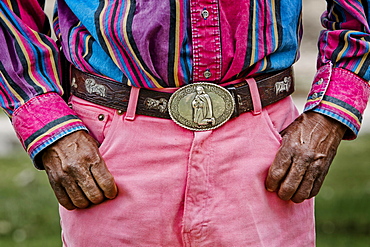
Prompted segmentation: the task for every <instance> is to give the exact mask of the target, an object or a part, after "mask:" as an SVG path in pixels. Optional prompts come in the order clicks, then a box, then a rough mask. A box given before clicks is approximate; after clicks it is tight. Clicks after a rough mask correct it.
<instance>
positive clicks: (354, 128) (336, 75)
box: [305, 0, 370, 139]
mask: <svg viewBox="0 0 370 247" xmlns="http://www.w3.org/2000/svg"><path fill="white" fill-rule="evenodd" d="M327 2H328V4H327V11H326V12H324V14H323V15H322V19H321V21H322V24H323V26H324V28H325V30H324V31H322V32H321V34H320V37H319V43H318V47H319V56H318V61H317V67H318V71H317V74H316V76H315V79H314V82H313V85H312V88H311V91H310V93H309V95H308V100H307V103H306V106H305V111H308V110H312V111H315V112H318V113H321V114H324V115H327V116H329V117H332V118H334V119H336V120H338V121H340V122H341V123H343V124H344V125H346V126H347V127H348V128H349V130H348V131H347V133H346V135H345V137H344V138H345V139H354V138H356V136H357V134H358V132H359V129H360V126H361V122H362V114H363V112H364V110H365V108H366V105H367V102H368V98H369V94H370V87H369V79H370V69H369V65H370V56H369V53H370V29H369V18H368V14H367V13H370V9H369V8H368V4H370V1H354V0H337V1H327Z"/></svg>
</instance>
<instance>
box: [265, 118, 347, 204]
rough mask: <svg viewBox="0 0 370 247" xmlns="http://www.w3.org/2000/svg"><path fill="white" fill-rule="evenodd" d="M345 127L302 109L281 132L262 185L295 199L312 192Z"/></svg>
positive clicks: (284, 198)
mask: <svg viewBox="0 0 370 247" xmlns="http://www.w3.org/2000/svg"><path fill="white" fill-rule="evenodd" d="M346 129H347V127H346V126H344V125H343V124H341V123H340V122H338V121H336V120H334V119H332V118H330V117H327V116H324V115H321V114H319V113H315V112H306V113H303V114H302V115H301V116H299V117H298V118H297V119H296V120H295V121H294V122H293V123H292V124H291V125H290V126H288V127H287V128H286V129H285V130H284V131H283V132H282V133H281V135H282V138H283V140H282V144H281V147H280V149H279V151H278V153H277V155H276V157H275V160H274V162H273V164H272V165H271V167H270V170H269V172H268V175H267V179H266V189H267V190H268V191H271V192H272V191H276V192H277V194H278V196H279V197H280V198H281V199H283V200H292V201H293V202H295V203H300V202H303V201H304V200H306V199H309V198H311V197H314V196H316V195H317V193H318V192H319V190H320V188H321V185H322V183H323V181H324V178H325V176H326V174H327V173H328V170H329V167H330V164H331V162H332V161H333V159H334V156H335V154H336V151H337V148H338V146H339V143H340V141H341V140H342V138H343V136H344V133H345V131H346Z"/></svg>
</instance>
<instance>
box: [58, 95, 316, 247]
mask: <svg viewBox="0 0 370 247" xmlns="http://www.w3.org/2000/svg"><path fill="white" fill-rule="evenodd" d="M71 103H72V105H73V109H74V110H75V111H76V113H77V114H78V116H79V117H80V118H81V119H82V121H83V122H84V123H85V124H86V126H87V127H88V128H89V130H90V133H91V134H92V136H93V137H95V138H96V139H97V140H98V141H99V142H100V143H101V146H100V151H101V153H102V155H103V157H104V159H105V162H106V164H107V166H108V168H109V170H110V171H111V173H112V174H113V176H114V177H115V181H116V183H117V186H118V188H119V194H118V197H117V198H116V199H114V200H108V201H106V202H104V203H102V204H100V205H96V206H92V207H90V208H88V209H83V210H73V211H67V210H65V209H64V208H62V207H61V208H60V215H61V225H62V231H63V233H62V235H63V236H62V237H63V242H64V246H66V247H83V246H166V247H169V246H212V247H215V246H228V247H229V246H236V247H238V246H253V247H258V246H265V247H273V246H279V247H280V246H285V247H288V246H295V247H296V246H314V245H315V230H314V227H315V226H314V212H313V211H314V210H313V200H307V201H305V202H303V203H300V204H295V203H293V202H291V201H283V200H281V199H279V198H278V197H277V195H276V193H271V192H268V191H266V189H265V186H264V182H265V178H266V175H267V171H268V168H269V166H270V165H271V163H272V161H273V159H274V156H275V154H276V152H277V150H278V148H279V146H280V143H281V137H280V135H279V132H280V131H281V130H282V129H284V128H285V127H287V126H288V125H289V124H290V123H291V122H292V121H293V120H294V119H295V118H296V117H297V115H298V112H297V110H296V108H295V106H294V104H293V102H292V99H291V98H290V97H288V98H285V99H283V100H281V101H279V102H278V103H275V104H273V105H270V106H268V107H265V108H264V109H263V110H262V111H261V113H260V114H253V113H252V112H247V113H244V114H241V115H240V116H239V117H237V118H234V119H231V120H229V121H228V122H227V123H226V124H224V125H223V126H221V127H220V128H217V129H215V130H210V131H204V132H193V131H190V130H187V129H184V128H182V127H180V126H178V125H176V124H175V123H174V122H173V121H172V120H168V119H160V118H154V117H148V116H141V115H136V116H135V118H133V119H130V120H128V119H125V114H123V115H120V114H119V113H117V111H115V110H113V109H110V108H106V107H102V106H98V105H95V104H92V103H89V102H87V101H84V100H82V99H79V98H76V97H72V99H71ZM101 114H103V115H104V118H102V117H100V118H99V119H101V120H102V119H103V120H102V121H98V120H97V119H98V117H99V115H101Z"/></svg>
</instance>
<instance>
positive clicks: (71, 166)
mask: <svg viewBox="0 0 370 247" xmlns="http://www.w3.org/2000/svg"><path fill="white" fill-rule="evenodd" d="M42 162H43V165H44V167H45V170H46V173H47V175H48V178H49V182H50V184H51V187H52V188H53V190H54V193H55V195H56V197H57V199H58V201H59V203H60V204H61V205H62V206H63V207H65V208H66V209H68V210H72V209H75V208H86V207H88V206H89V205H90V204H91V203H93V204H99V203H101V202H103V201H104V200H105V199H106V198H107V199H113V198H115V197H116V196H117V193H118V190H117V186H116V184H115V182H114V178H113V176H112V175H111V173H110V172H109V171H108V168H107V166H106V165H105V162H104V160H103V158H102V157H101V155H100V153H99V149H98V145H97V142H96V141H95V140H94V138H93V137H91V136H90V135H89V134H88V133H86V132H85V131H82V130H81V131H77V132H74V133H72V134H70V135H67V136H65V137H63V138H62V139H60V140H58V141H57V142H55V143H54V144H53V145H51V146H50V147H48V148H47V149H45V151H44V153H43V154H42Z"/></svg>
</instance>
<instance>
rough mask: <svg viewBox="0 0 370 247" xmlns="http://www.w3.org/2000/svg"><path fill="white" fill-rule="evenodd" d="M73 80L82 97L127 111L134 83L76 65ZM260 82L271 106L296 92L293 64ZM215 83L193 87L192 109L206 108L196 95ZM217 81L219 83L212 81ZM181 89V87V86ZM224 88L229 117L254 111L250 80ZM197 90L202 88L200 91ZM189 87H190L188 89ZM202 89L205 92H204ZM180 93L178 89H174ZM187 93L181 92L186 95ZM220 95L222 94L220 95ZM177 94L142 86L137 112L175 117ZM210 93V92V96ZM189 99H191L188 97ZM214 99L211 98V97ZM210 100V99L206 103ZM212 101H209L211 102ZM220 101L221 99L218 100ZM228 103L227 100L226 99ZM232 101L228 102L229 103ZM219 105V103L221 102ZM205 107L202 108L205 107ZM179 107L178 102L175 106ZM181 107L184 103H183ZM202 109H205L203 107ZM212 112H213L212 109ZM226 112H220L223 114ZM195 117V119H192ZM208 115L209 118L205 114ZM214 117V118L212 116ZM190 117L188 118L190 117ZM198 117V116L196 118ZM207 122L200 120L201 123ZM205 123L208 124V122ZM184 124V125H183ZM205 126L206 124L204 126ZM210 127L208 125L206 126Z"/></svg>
mask: <svg viewBox="0 0 370 247" xmlns="http://www.w3.org/2000/svg"><path fill="white" fill-rule="evenodd" d="M70 76H71V77H70V81H71V93H72V94H73V95H75V96H77V97H79V98H82V99H84V100H87V101H90V102H93V103H95V104H98V105H102V106H106V107H110V108H113V109H117V110H121V111H126V109H127V106H128V102H129V98H130V91H131V87H130V86H126V85H123V84H122V83H120V82H117V81H114V80H110V79H106V78H103V77H99V76H96V75H92V74H89V73H85V72H82V71H80V70H78V69H76V68H74V67H73V66H71V72H70ZM254 79H255V80H256V83H257V87H258V92H259V94H260V98H261V105H262V107H265V106H268V105H270V104H272V103H275V102H277V101H279V100H281V99H283V98H285V97H287V96H289V95H290V94H292V93H293V92H294V80H293V72H292V68H288V69H286V70H283V71H280V72H276V73H270V74H265V75H262V76H258V77H255V78H254ZM210 84H211V83H205V85H204V86H201V87H200V86H197V88H198V89H192V90H193V91H194V92H193V96H192V97H193V100H192V102H191V103H189V105H190V106H189V107H190V108H191V107H193V108H192V110H193V111H196V109H197V110H198V113H195V114H198V115H199V114H200V113H201V112H203V115H204V112H205V110H204V109H206V108H204V104H205V103H204V102H206V101H204V102H203V103H202V104H203V106H199V107H198V108H196V105H197V103H195V102H196V100H195V99H194V98H195V95H197V94H199V95H200V94H203V93H206V92H205V91H207V90H209V92H208V94H212V93H213V91H214V89H211V88H210V89H208V88H209V85H210ZM194 85H201V84H198V83H194ZM212 85H215V84H212ZM212 85H211V86H212ZM180 89H181V88H180ZM224 89H226V90H227V91H228V92H229V93H230V95H231V98H232V101H233V102H232V107H233V109H232V112H231V114H230V116H229V117H228V118H230V117H231V118H233V117H237V116H239V115H240V114H241V113H244V112H247V111H252V110H253V101H252V97H251V93H250V88H249V85H248V83H247V82H246V81H245V80H240V79H238V80H237V81H236V84H232V85H228V86H226V87H225V88H224ZM197 90H198V91H199V92H198V93H197ZM187 91H189V89H187ZM201 91H202V92H201ZM174 94H176V92H175V93H174ZM183 94H184V93H180V95H183ZM213 94H214V95H216V98H217V97H218V98H224V96H223V95H221V94H220V93H217V92H216V93H213ZM218 95H220V96H218ZM171 96H173V94H172V93H167V92H160V91H155V90H150V89H145V88H142V89H140V92H139V97H138V102H137V108H136V114H139V115H147V116H152V117H159V118H166V119H171V117H172V118H173V116H172V115H173V114H170V112H169V110H170V111H171V109H170V106H169V103H171V102H170V101H171V100H170V98H171ZM207 97H208V96H207ZM207 97H198V98H199V99H201V98H203V99H205V98H207ZM172 101H173V102H177V103H176V104H182V103H181V102H185V100H182V99H179V100H176V99H174V100H172ZM188 101H189V100H188ZM208 102H210V101H208ZM206 104H207V103H206ZM208 104H209V103H208ZM215 104H218V103H214V105H215ZM223 104H224V103H223ZM226 104H228V103H226ZM218 105H219V104H218ZM201 107H202V108H201ZM175 108H176V109H177V108H178V106H175ZM180 108H181V107H180ZM200 109H202V111H200ZM208 113H209V112H208ZM213 114H218V113H217V112H216V111H213ZM222 114H223V113H219V115H222ZM188 118H189V119H188V120H189V121H190V122H192V121H193V120H194V119H193V118H195V116H192V117H188ZM190 118H191V119H190ZM204 118H206V117H205V116H204ZM209 119H210V118H209ZM188 120H186V121H188ZM194 121H196V120H194ZM211 122H212V121H211V120H209V124H210V125H212V123H211ZM202 125H203V124H202V123H200V122H199V126H202ZM204 125H207V123H205V124H204ZM183 127H184V126H183ZM202 128H203V127H202ZM204 128H206V127H204Z"/></svg>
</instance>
